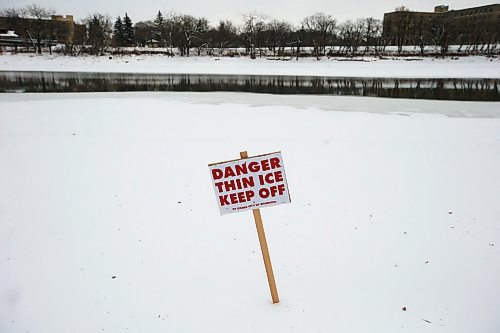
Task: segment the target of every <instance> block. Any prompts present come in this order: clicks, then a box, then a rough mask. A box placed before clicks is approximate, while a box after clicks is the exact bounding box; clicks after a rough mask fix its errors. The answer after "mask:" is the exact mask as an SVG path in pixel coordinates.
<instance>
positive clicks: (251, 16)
mask: <svg viewBox="0 0 500 333" xmlns="http://www.w3.org/2000/svg"><path fill="white" fill-rule="evenodd" d="M265 19H266V17H265V16H264V15H262V14H258V13H255V12H253V13H247V14H244V15H243V28H242V33H243V34H244V35H245V40H246V42H247V49H249V50H250V57H251V58H252V59H255V50H256V47H257V46H258V47H259V48H260V47H261V45H260V44H261V40H260V38H259V37H261V36H260V35H261V34H262V31H264V28H265Z"/></svg>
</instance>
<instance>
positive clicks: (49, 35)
mask: <svg viewBox="0 0 500 333" xmlns="http://www.w3.org/2000/svg"><path fill="white" fill-rule="evenodd" d="M0 30H2V31H13V32H14V33H15V34H16V35H18V36H19V38H20V40H22V41H24V42H29V41H30V40H37V39H38V38H40V39H41V40H42V41H43V44H48V43H50V44H53V43H55V42H57V43H62V44H77V43H83V41H84V40H85V38H86V34H87V29H86V27H85V25H84V24H76V23H75V21H74V19H73V15H66V16H63V15H52V18H51V19H41V20H38V19H33V18H21V17H0Z"/></svg>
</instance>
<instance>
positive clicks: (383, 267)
mask: <svg viewBox="0 0 500 333" xmlns="http://www.w3.org/2000/svg"><path fill="white" fill-rule="evenodd" d="M398 105H399V106H400V107H398ZM498 105H499V103H464V102H454V101H415V100H412V101H406V100H390V99H381V98H378V99H376V98H364V97H363V98H358V97H317V96H308V97H304V96H273V98H270V97H269V96H266V95H255V94H235V93H218V94H214V93H210V94H204V93H196V94H195V93H105V94H101V93H81V94H2V95H0V332H26V331H29V332H40V333H53V332H102V331H104V332H252V331H255V332H384V333H385V332H400V331H403V332H450V333H460V332H464V333H465V332H482V333H488V332H490V333H494V332H498V331H499V329H500V317H499V316H498V309H499V308H500V284H499V283H498V281H500V265H498V259H499V258H500V224H499V216H500V202H499V199H500V177H498V170H500V119H499V118H498V115H497V114H495V112H494V110H495V109H496V110H497V113H498ZM419 110H420V111H422V112H417V111H419ZM425 110H427V111H425ZM432 110H433V112H434V113H431V111H432ZM454 110H458V111H457V112H456V113H454ZM343 111H345V112H343ZM347 111H351V112H347ZM360 111H362V112H360ZM366 111H370V112H366ZM471 115H473V117H471ZM242 150H247V151H248V152H249V154H250V155H254V154H259V153H267V152H272V151H276V150H281V151H282V153H283V158H284V161H285V168H286V172H287V178H288V184H289V189H290V193H291V197H292V203H291V204H289V205H282V206H276V207H270V208H266V209H263V210H262V216H263V219H264V226H265V229H266V233H267V238H268V243H269V247H270V253H271V259H272V262H273V267H274V272H275V276H276V281H277V286H278V291H279V293H280V298H281V302H280V303H279V304H277V305H273V304H271V300H270V295H269V290H268V286H267V281H266V276H265V272H264V265H263V263H262V258H261V254H260V249H259V244H258V240H257V235H256V231H255V226H254V222H253V219H252V213H251V212H245V213H240V214H231V215H227V216H224V217H221V216H219V212H218V209H217V205H216V202H215V197H214V193H213V189H212V185H211V181H210V175H209V172H208V167H207V164H208V163H210V162H217V161H221V160H227V159H232V158H237V157H238V156H239V152H240V151H242ZM403 308H405V309H406V311H404V310H403Z"/></svg>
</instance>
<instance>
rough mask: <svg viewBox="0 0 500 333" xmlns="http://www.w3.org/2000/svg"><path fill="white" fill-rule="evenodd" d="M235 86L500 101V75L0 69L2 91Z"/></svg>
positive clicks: (250, 89)
mask: <svg viewBox="0 0 500 333" xmlns="http://www.w3.org/2000/svg"><path fill="white" fill-rule="evenodd" d="M106 91H109V92H111V91H113V92H115V91H201V92H208V91H233V92H252V93H266V94H305V95H351V96H371V97H388V98H415V99H437V100H461V101H500V79H459V78H458V79H457V78H455V79H415V78H414V79H405V78H402V79H401V78H363V77H358V78H349V77H327V76H319V77H318V76H281V75H280V76H275V75H214V74H130V73H93V72H89V73H82V72H22V71H0V92H106Z"/></svg>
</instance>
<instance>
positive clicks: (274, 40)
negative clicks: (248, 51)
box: [266, 20, 292, 56]
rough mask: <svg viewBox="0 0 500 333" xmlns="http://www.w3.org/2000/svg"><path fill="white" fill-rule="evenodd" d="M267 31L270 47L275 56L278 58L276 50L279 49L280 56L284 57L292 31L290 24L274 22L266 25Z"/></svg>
mask: <svg viewBox="0 0 500 333" xmlns="http://www.w3.org/2000/svg"><path fill="white" fill-rule="evenodd" d="M266 30H267V34H268V38H267V40H268V44H269V45H268V47H269V49H270V51H272V52H273V56H276V49H278V55H283V53H284V51H285V46H286V45H287V43H288V40H289V38H290V34H291V31H292V26H291V25H290V23H288V22H285V21H279V20H272V21H271V22H269V23H268V24H267V25H266Z"/></svg>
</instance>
